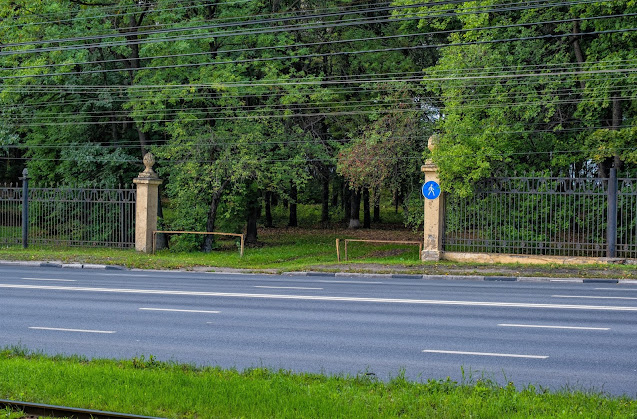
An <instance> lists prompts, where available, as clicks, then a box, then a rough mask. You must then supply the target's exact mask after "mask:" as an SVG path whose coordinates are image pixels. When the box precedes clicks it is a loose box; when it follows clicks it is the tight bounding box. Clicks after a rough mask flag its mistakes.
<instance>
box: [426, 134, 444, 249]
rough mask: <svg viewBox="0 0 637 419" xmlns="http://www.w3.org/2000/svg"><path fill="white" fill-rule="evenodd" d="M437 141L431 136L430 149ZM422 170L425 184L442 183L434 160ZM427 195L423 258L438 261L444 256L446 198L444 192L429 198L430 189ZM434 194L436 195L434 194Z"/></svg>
mask: <svg viewBox="0 0 637 419" xmlns="http://www.w3.org/2000/svg"><path fill="white" fill-rule="evenodd" d="M436 143H437V137H436V136H431V137H430V138H429V144H428V147H429V150H431V151H433V150H434V148H435V146H436ZM421 170H422V171H423V172H424V173H425V184H427V182H430V181H433V182H436V184H438V185H440V179H439V177H438V166H437V165H436V164H434V163H433V161H432V160H427V161H426V162H425V164H424V165H423V166H422V168H421ZM423 194H424V196H425V208H424V210H425V218H424V219H425V232H424V233H425V234H424V244H423V248H422V249H423V250H422V255H421V259H422V260H423V261H437V260H440V258H441V256H442V237H443V234H444V231H443V226H444V217H445V199H444V192H442V191H440V195H438V196H437V197H435V198H433V199H428V197H427V195H428V191H423ZM432 196H435V194H434V195H432Z"/></svg>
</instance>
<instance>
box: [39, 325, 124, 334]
mask: <svg viewBox="0 0 637 419" xmlns="http://www.w3.org/2000/svg"><path fill="white" fill-rule="evenodd" d="M29 329H35V330H55V331H59V332H79V333H106V334H111V333H115V331H114V330H85V329H62V328H59V327H39V326H33V327H29Z"/></svg>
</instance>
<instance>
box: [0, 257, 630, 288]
mask: <svg viewBox="0 0 637 419" xmlns="http://www.w3.org/2000/svg"><path fill="white" fill-rule="evenodd" d="M0 266H30V267H43V268H67V269H101V270H118V271H124V270H129V269H128V268H126V267H124V266H119V265H101V264H93V263H62V262H61V261H49V262H43V261H20V260H16V261H14V260H0ZM131 271H135V272H138V271H139V272H141V271H144V272H153V271H155V272H157V271H156V270H152V269H131ZM159 272H172V271H170V270H159ZM199 272H201V271H199ZM211 273H214V274H225V275H229V274H235V275H237V274H246V275H272V274H269V273H254V272H248V271H246V272H236V271H233V272H224V271H214V272H211ZM281 275H283V276H306V277H310V276H311V277H325V278H385V279H422V280H427V281H440V280H460V281H488V282H556V283H559V282H565V283H585V284H612V285H615V284H628V285H635V286H637V280H635V279H608V278H553V277H540V276H537V277H535V276H519V277H515V276H513V277H512V276H494V275H484V276H483V275H420V274H376V273H361V272H313V271H308V272H303V271H301V272H282V273H281Z"/></svg>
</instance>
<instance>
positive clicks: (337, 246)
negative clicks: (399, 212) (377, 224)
mask: <svg viewBox="0 0 637 419" xmlns="http://www.w3.org/2000/svg"><path fill="white" fill-rule="evenodd" d="M344 242H345V260H348V258H347V243H348V242H362V243H388V244H413V245H417V246H418V255H419V256H418V257H420V254H421V253H422V242H415V241H403V240H361V239H345V240H344ZM339 243H340V239H336V259H337V260H338V261H339V262H340V261H341V250H340V244H339Z"/></svg>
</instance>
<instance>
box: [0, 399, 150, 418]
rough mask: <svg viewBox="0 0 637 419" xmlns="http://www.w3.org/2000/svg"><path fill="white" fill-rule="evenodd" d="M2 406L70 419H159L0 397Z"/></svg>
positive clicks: (0, 405) (37, 414)
mask: <svg viewBox="0 0 637 419" xmlns="http://www.w3.org/2000/svg"><path fill="white" fill-rule="evenodd" d="M3 407H8V408H9V409H12V410H18V411H20V412H24V413H25V414H27V415H32V416H37V417H40V416H46V417H54V418H72V419H116V418H117V419H161V418H158V417H155V416H140V415H131V414H127V413H117V412H105V411H102V410H92V409H80V408H76V407H68V406H56V405H51V404H42V403H30V402H23V401H17V400H3V399H0V408H3Z"/></svg>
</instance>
